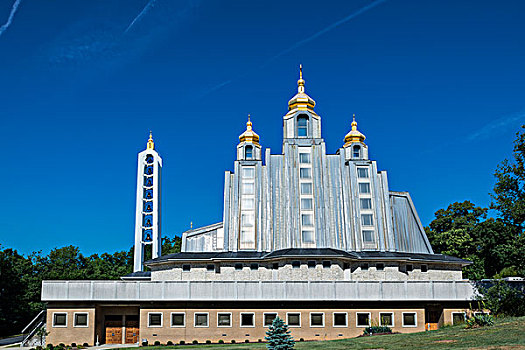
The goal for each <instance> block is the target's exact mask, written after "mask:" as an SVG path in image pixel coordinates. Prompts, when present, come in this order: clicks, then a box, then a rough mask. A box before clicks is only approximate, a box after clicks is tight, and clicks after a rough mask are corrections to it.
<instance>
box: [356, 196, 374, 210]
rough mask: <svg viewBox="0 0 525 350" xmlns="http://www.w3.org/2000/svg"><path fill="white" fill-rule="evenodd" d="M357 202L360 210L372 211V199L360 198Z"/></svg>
mask: <svg viewBox="0 0 525 350" xmlns="http://www.w3.org/2000/svg"><path fill="white" fill-rule="evenodd" d="M359 202H360V203H361V209H372V199H370V198H361V199H359Z"/></svg>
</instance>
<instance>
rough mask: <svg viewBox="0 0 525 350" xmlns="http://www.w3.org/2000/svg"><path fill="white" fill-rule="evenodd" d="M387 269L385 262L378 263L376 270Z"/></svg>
mask: <svg viewBox="0 0 525 350" xmlns="http://www.w3.org/2000/svg"><path fill="white" fill-rule="evenodd" d="M384 269H385V264H376V270H378V271H383V270H384Z"/></svg>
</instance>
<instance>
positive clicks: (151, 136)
mask: <svg viewBox="0 0 525 350" xmlns="http://www.w3.org/2000/svg"><path fill="white" fill-rule="evenodd" d="M146 148H147V149H155V143H154V142H153V135H152V134H151V131H150V132H149V139H148V143H147V144H146Z"/></svg>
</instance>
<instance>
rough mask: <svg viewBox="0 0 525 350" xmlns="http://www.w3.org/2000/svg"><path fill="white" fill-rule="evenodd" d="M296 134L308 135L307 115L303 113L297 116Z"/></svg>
mask: <svg viewBox="0 0 525 350" xmlns="http://www.w3.org/2000/svg"><path fill="white" fill-rule="evenodd" d="M297 136H300V137H305V136H308V117H307V116H306V115H304V114H302V115H300V116H299V117H297Z"/></svg>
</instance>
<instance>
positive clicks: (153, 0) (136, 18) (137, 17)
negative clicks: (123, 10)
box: [124, 0, 157, 33]
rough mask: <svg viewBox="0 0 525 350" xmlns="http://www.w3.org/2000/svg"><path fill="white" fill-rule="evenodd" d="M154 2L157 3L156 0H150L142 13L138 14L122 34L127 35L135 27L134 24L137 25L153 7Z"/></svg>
mask: <svg viewBox="0 0 525 350" xmlns="http://www.w3.org/2000/svg"><path fill="white" fill-rule="evenodd" d="M155 2H157V0H150V1H149V2H148V3H147V4H146V6H144V8H143V9H142V11H140V13H139V14H138V15H137V16H136V17H135V18H134V19H133V21H131V23H130V24H129V26H128V27H127V28H126V30H125V31H124V33H127V32H128V31H129V30H130V29H131V28H132V27H133V26H134V25H135V23H137V21H139V20H140V19H141V18H142V17H143V16H144V15H145V14H146V13H148V11H149V10H150V9H151V8H152V7H153V6H154V5H155Z"/></svg>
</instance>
